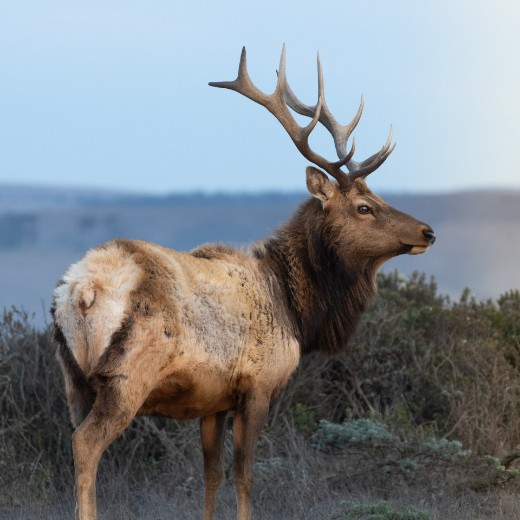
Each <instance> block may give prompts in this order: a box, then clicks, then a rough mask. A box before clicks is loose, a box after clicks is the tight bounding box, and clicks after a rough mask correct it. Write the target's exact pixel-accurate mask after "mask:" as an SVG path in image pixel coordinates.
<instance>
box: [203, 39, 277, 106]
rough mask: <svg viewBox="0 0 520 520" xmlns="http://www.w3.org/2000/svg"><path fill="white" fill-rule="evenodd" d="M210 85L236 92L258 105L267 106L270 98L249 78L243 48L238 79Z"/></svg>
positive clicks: (210, 83) (214, 82) (243, 49)
mask: <svg viewBox="0 0 520 520" xmlns="http://www.w3.org/2000/svg"><path fill="white" fill-rule="evenodd" d="M209 85H210V86H211V87H218V88H227V89H230V90H234V91H235V92H238V93H239V94H242V95H243V96H246V97H247V98H249V99H251V100H253V101H256V102H257V103H259V104H261V105H263V106H265V103H266V102H267V100H268V98H269V96H268V95H267V94H264V93H263V92H262V91H261V90H259V89H258V88H256V86H255V85H254V83H253V82H252V81H251V78H250V77H249V73H248V72H247V58H246V48H245V47H242V53H241V54H240V64H239V66H238V74H237V78H236V79H235V80H233V81H210V82H209Z"/></svg>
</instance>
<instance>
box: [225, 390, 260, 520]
mask: <svg viewBox="0 0 520 520" xmlns="http://www.w3.org/2000/svg"><path fill="white" fill-rule="evenodd" d="M268 412H269V399H266V398H265V397H264V396H262V395H256V394H251V395H249V396H248V397H247V398H246V399H245V400H244V402H243V404H242V405H241V406H240V407H238V408H237V410H236V412H235V419H234V422H233V444H234V457H235V486H236V493H237V518H238V520H250V519H251V487H252V485H253V464H254V458H255V451H256V443H257V441H258V437H259V436H260V432H261V430H262V428H263V426H264V424H265V422H266V420H267V414H268Z"/></svg>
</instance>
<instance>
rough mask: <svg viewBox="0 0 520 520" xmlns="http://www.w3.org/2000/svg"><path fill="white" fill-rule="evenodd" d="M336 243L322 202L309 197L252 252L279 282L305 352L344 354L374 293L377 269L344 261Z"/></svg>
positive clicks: (347, 260)
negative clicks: (271, 235)
mask: <svg viewBox="0 0 520 520" xmlns="http://www.w3.org/2000/svg"><path fill="white" fill-rule="evenodd" d="M337 242H338V241H337V237H336V236H335V233H334V230H333V229H332V228H330V227H329V226H327V223H326V220H325V218H324V210H323V209H322V207H321V203H320V202H319V201H318V200H316V199H310V200H307V201H306V202H304V203H303V204H302V205H301V206H300V208H299V210H298V211H297V212H296V213H295V215H294V216H293V217H292V219H291V220H290V221H289V222H288V223H287V224H285V225H284V226H282V227H281V228H280V229H279V230H278V231H277V233H276V234H275V236H274V237H272V238H268V239H266V240H265V241H264V242H262V243H261V244H258V246H256V247H255V248H254V251H253V252H254V254H255V256H257V257H258V258H259V259H260V260H261V261H262V262H263V265H264V268H265V269H267V270H268V271H269V272H271V273H273V274H274V276H275V278H276V280H277V285H278V286H279V287H280V289H281V292H282V300H284V304H285V306H286V308H287V312H288V314H289V317H290V319H291V321H292V323H293V326H294V329H295V333H296V336H297V338H298V340H299V341H300V345H301V350H302V353H304V354H305V353H308V352H312V351H316V350H318V351H321V352H325V353H328V354H334V353H337V352H339V351H340V350H342V349H343V348H344V347H345V346H346V344H347V343H348V340H349V339H350V337H351V336H352V333H353V332H354V330H355V327H356V325H357V323H358V321H359V318H360V315H361V313H362V312H363V311H364V310H365V308H366V306H367V304H368V303H369V302H370V300H371V299H372V297H373V296H374V295H375V282H374V277H375V268H374V267H373V266H372V265H371V264H370V265H368V264H367V265H362V264H361V265H354V266H353V265H351V264H350V262H349V259H348V258H340V257H339V255H338V253H337V251H336V249H335V246H334V244H337Z"/></svg>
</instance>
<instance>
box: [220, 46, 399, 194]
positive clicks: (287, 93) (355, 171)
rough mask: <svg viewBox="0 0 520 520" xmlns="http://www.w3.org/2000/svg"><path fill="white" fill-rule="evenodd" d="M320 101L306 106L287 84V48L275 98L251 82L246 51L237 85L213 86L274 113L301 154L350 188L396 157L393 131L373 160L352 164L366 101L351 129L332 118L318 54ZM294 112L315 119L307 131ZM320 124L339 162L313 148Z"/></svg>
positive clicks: (241, 60) (222, 83)
mask: <svg viewBox="0 0 520 520" xmlns="http://www.w3.org/2000/svg"><path fill="white" fill-rule="evenodd" d="M317 62H318V101H317V103H316V105H315V106H313V107H311V106H308V105H305V104H303V103H302V102H301V101H300V100H299V99H298V98H297V97H296V96H295V95H294V92H293V91H292V89H291V87H290V86H289V84H288V83H287V79H286V76H285V45H284V46H283V49H282V55H281V57H280V68H279V72H278V81H277V83H276V88H275V91H274V92H273V93H272V94H271V95H268V94H265V93H264V92H262V91H261V90H259V89H258V88H257V87H256V86H255V85H254V84H253V82H252V81H251V78H250V77H249V74H248V72H247V63H246V49H245V47H243V48H242V55H241V56H240V65H239V68H238V76H237V79H235V80H234V81H219V82H211V83H210V86H212V87H219V88H228V89H230V90H234V91H236V92H238V93H239V94H242V95H244V96H246V97H247V98H249V99H251V100H253V101H255V102H256V103H259V104H260V105H262V106H264V107H265V108H267V110H269V112H271V113H272V114H273V115H274V116H275V117H276V119H278V121H279V122H280V123H281V125H282V126H283V127H284V128H285V130H286V131H287V133H288V134H289V136H290V137H291V139H292V140H293V142H294V144H295V145H296V147H297V148H298V150H299V151H300V153H301V154H302V155H303V156H304V157H305V158H306V159H308V160H309V161H311V162H312V163H314V164H315V165H316V166H319V167H320V168H323V169H324V170H325V171H326V172H327V173H328V174H330V175H331V176H332V177H334V178H335V179H336V180H337V181H338V182H339V184H340V185H342V186H350V185H351V183H352V181H353V180H354V179H356V178H358V177H366V176H367V175H368V174H370V173H372V172H373V171H374V170H375V169H377V168H378V167H379V166H381V164H383V162H385V160H386V159H387V157H388V156H389V155H390V154H391V153H392V151H393V149H394V147H395V144H394V146H392V147H390V144H391V139H392V128H391V127H390V135H389V136H388V139H387V141H386V143H385V145H384V146H383V148H381V150H380V151H379V152H377V153H375V154H374V155H372V156H370V157H369V158H368V159H365V160H364V161H362V162H359V163H358V162H355V161H353V160H352V157H353V155H354V151H355V143H354V140H353V141H352V147H351V149H350V152H348V153H347V151H346V147H347V141H348V138H349V137H350V135H351V134H352V132H353V130H354V128H355V127H356V125H357V124H358V121H359V119H360V117H361V114H362V112H363V97H362V98H361V104H360V106H359V109H358V111H357V114H356V116H355V117H354V119H353V120H352V121H351V122H350V123H349V124H348V125H344V126H343V125H340V124H339V123H338V122H337V121H336V119H334V117H333V116H332V114H331V112H330V110H329V108H328V107H327V104H326V102H325V94H324V88H323V71H322V68H321V63H320V56H319V54H318V60H317ZM288 106H289V107H290V108H292V109H293V110H294V111H295V112H297V113H299V114H302V115H304V116H308V117H310V118H312V120H311V122H310V123H309V124H308V125H307V126H306V127H300V126H299V125H298V123H297V122H296V120H295V119H294V117H293V115H292V114H291V112H290V111H289V108H288ZM318 121H319V122H320V123H321V124H322V125H323V126H324V127H325V128H326V129H327V130H328V131H329V132H330V134H331V135H332V137H333V139H334V144H335V146H336V153H337V154H338V158H339V161H336V162H329V161H327V160H326V159H325V158H323V157H322V156H321V155H319V154H318V153H316V152H314V151H313V150H312V149H311V148H310V146H309V135H310V133H311V132H312V131H313V130H314V127H315V126H316V125H317V123H318ZM344 165H346V166H347V169H348V170H349V172H350V173H346V172H344V171H343V170H342V169H341V167H342V166H344Z"/></svg>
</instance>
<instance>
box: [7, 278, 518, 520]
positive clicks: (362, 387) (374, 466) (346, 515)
mask: <svg viewBox="0 0 520 520" xmlns="http://www.w3.org/2000/svg"><path fill="white" fill-rule="evenodd" d="M51 338H52V334H51V331H50V329H49V328H45V329H39V328H34V326H33V325H32V323H31V321H30V320H29V319H28V318H27V316H26V315H25V314H24V313H20V312H16V311H11V312H6V313H4V316H3V319H2V321H1V322H0V464H1V468H0V469H1V470H0V518H10V519H15V518H20V519H21V518H50V519H56V520H57V519H60V520H61V519H62V518H70V517H71V515H72V509H73V503H72V496H73V490H72V475H73V470H72V463H71V452H70V435H71V428H70V425H69V421H68V417H67V410H66V404H65V399H64V394H63V389H62V384H61V376H60V374H59V370H58V366H57V363H56V361H55V359H54V350H55V345H54V344H53V341H52V339H51ZM519 370H520V292H518V291H510V292H507V293H505V294H503V295H502V296H501V297H500V298H498V299H497V300H496V301H485V302H479V301H477V300H475V299H473V298H471V297H470V296H469V294H468V293H466V294H465V295H463V298H462V299H460V301H457V302H450V301H449V300H448V299H447V298H446V297H444V296H442V295H440V294H439V293H438V291H437V287H436V285H435V283H434V282H433V281H431V280H427V279H426V278H425V277H424V276H419V275H414V276H413V277H412V278H410V279H405V278H404V277H403V276H401V275H399V274H397V273H391V274H387V275H381V276H380V277H379V295H378V297H377V300H376V301H375V302H374V304H373V306H372V307H371V309H370V310H369V312H367V313H366V314H365V315H364V318H363V322H362V324H361V326H360V327H359V330H358V332H357V334H356V337H355V338H354V341H353V342H352V343H351V345H350V346H349V348H348V349H347V350H346V351H345V352H343V353H342V354H341V355H339V356H337V357H334V358H324V357H321V356H318V355H311V356H307V357H305V358H303V360H302V363H301V365H300V367H299V369H298V370H297V373H296V374H295V375H294V377H293V378H292V379H291V381H290V383H289V385H288V387H287V388H286V389H285V391H284V392H283V393H282V395H281V396H280V397H279V398H278V399H277V400H276V402H275V403H273V406H272V408H271V413H270V417H269V423H268V426H267V427H266V429H265V431H264V433H263V435H262V437H261V440H260V443H259V447H258V456H257V461H256V464H255V478H256V480H255V486H254V491H253V502H254V508H255V513H256V518H258V519H275V518H276V519H280V518H282V519H284V518H285V519H317V518H318V519H319V518H327V519H332V518H335V519H351V520H356V519H369V518H371V519H375V518H381V519H386V520H392V519H402V520H405V519H408V520H419V519H421V520H426V519H443V520H447V519H457V520H464V519H470V518H471V519H473V518H507V519H513V518H518V517H519V515H520V499H519V498H518V497H519V492H520V486H519V484H520V479H519V478H518V475H519V471H518V470H517V469H516V466H515V464H516V462H515V461H516V460H517V457H519V456H520V453H519V452H518V451H517V446H518V444H519V443H520V413H519V411H520V377H519V376H520V374H519ZM229 433H230V432H228V437H229ZM201 475H202V468H201V452H200V447H199V441H198V432H197V424H196V423H195V422H190V423H184V424H181V423H178V422H175V421H170V420H164V419H158V418H139V419H136V420H134V422H133V423H132V425H131V427H130V428H129V429H128V430H127V431H126V432H125V433H124V435H123V436H122V438H120V439H119V440H118V441H116V442H115V443H114V444H113V445H112V446H111V447H110V448H109V450H108V451H107V453H106V454H105V456H104V458H103V460H102V464H101V468H100V485H99V497H100V509H101V511H102V512H105V513H106V514H105V515H104V516H103V518H105V519H109V518H110V519H111V518H114V519H115V518H122V517H124V518H136V519H137V518H142V519H147V518H150V519H151V518H154V519H156V518H165V519H166V518H171V517H172V516H175V517H176V518H186V519H192V518H198V517H199V515H200V508H201V503H202V479H201ZM226 475H227V477H226V482H225V484H224V486H223V489H222V493H221V495H220V499H219V506H218V516H217V518H232V517H233V515H234V512H233V511H234V497H233V489H232V477H231V475H232V471H231V445H230V443H229V439H228V442H227V444H226ZM371 515H372V516H371ZM376 515H380V516H376Z"/></svg>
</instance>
